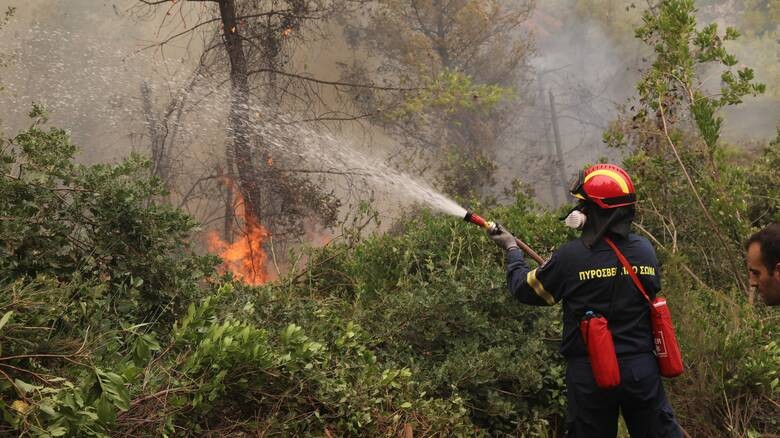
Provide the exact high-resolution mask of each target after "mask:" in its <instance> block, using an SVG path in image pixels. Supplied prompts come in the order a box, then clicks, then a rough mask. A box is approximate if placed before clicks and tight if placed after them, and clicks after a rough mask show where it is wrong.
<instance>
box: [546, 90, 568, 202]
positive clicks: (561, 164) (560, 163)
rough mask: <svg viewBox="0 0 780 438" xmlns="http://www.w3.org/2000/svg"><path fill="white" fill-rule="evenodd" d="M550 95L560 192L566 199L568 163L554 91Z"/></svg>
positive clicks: (550, 91)
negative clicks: (564, 156) (564, 154)
mask: <svg viewBox="0 0 780 438" xmlns="http://www.w3.org/2000/svg"><path fill="white" fill-rule="evenodd" d="M548 93H549V95H550V113H551V117H552V127H553V134H555V156H556V160H555V161H556V163H555V164H556V167H557V168H558V182H559V185H558V187H557V189H558V190H560V191H563V193H564V199H566V198H565V196H566V195H565V193H566V162H565V161H564V158H563V145H561V132H560V130H559V129H558V114H557V112H556V111H555V96H554V95H553V92H552V90H548Z"/></svg>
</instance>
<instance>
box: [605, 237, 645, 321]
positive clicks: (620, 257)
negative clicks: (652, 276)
mask: <svg viewBox="0 0 780 438" xmlns="http://www.w3.org/2000/svg"><path fill="white" fill-rule="evenodd" d="M604 241H606V242H607V245H609V246H610V247H611V248H612V251H615V255H617V258H618V260H620V263H621V264H622V265H623V268H625V270H626V271H628V275H630V276H631V280H633V281H634V284H635V285H636V287H637V288H638V289H639V292H642V295H644V297H645V299H646V300H647V302H648V304H650V305H651V306H652V304H653V303H652V302H651V301H650V297H648V296H647V292H645V287H644V286H642V282H641V281H639V277H638V276H637V275H636V272H634V268H632V267H631V263H629V262H628V260H627V259H626V256H624V255H623V253H622V252H620V250H619V249H618V247H617V246H615V244H614V243H613V242H612V240H610V238H609V237H606V236H604Z"/></svg>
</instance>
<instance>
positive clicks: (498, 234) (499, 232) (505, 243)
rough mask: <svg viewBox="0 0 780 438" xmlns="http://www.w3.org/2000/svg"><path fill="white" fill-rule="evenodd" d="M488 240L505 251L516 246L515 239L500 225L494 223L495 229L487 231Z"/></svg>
mask: <svg viewBox="0 0 780 438" xmlns="http://www.w3.org/2000/svg"><path fill="white" fill-rule="evenodd" d="M488 235H489V236H490V240H492V241H493V242H495V243H496V245H498V246H499V247H500V248H502V249H504V250H505V251H509V250H510V249H513V248H517V239H515V236H513V235H512V233H510V232H509V231H507V230H506V229H504V227H502V226H501V225H498V224H496V231H494V232H492V233H489V234H488Z"/></svg>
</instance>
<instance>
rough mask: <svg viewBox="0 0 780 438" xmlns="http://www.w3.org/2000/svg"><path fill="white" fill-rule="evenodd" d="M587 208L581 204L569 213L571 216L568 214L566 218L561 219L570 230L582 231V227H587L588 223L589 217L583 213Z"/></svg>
mask: <svg viewBox="0 0 780 438" xmlns="http://www.w3.org/2000/svg"><path fill="white" fill-rule="evenodd" d="M584 207H585V206H584V205H582V204H580V205H577V206H576V207H574V208H572V209H571V211H569V214H567V215H566V216H565V217H561V219H563V223H564V225H566V226H567V227H569V228H574V229H575V230H581V229H582V227H584V226H585V221H587V219H588V216H587V215H586V214H585V213H583V212H582V209H583V208H584Z"/></svg>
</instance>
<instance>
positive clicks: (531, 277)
mask: <svg viewBox="0 0 780 438" xmlns="http://www.w3.org/2000/svg"><path fill="white" fill-rule="evenodd" d="M525 281H526V282H527V283H528V285H529V286H531V287H532V288H533V290H534V292H536V295H539V298H541V299H543V300H544V301H545V302H546V303H547V304H549V305H551V306H552V305H553V304H555V298H553V296H552V295H550V293H549V292H547V291H546V290H545V289H544V286H543V285H542V282H541V281H539V279H538V278H536V269H534V270H532V271H529V272H528V274H527V275H526V277H525Z"/></svg>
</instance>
